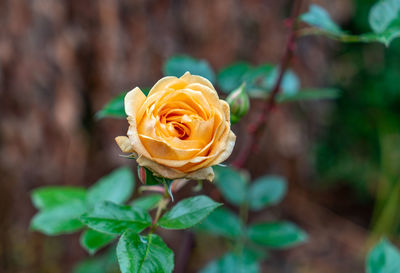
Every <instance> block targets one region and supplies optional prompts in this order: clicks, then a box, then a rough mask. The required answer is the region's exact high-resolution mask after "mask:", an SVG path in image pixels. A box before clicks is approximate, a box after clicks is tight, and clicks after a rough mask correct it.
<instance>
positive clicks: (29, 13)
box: [0, 0, 363, 273]
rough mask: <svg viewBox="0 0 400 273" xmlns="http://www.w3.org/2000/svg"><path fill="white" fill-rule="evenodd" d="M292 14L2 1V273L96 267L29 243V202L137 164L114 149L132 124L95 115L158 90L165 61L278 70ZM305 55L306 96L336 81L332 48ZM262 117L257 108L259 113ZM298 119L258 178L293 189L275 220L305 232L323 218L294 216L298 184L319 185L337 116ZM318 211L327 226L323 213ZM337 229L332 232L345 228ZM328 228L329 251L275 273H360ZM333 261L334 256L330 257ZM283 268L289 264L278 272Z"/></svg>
mask: <svg viewBox="0 0 400 273" xmlns="http://www.w3.org/2000/svg"><path fill="white" fill-rule="evenodd" d="M313 2H319V3H322V4H323V5H324V6H325V7H327V8H328V9H329V10H330V11H331V12H332V13H333V16H334V17H335V19H337V20H339V21H340V20H346V18H348V16H350V14H351V8H352V6H351V1H345V0H341V1H313ZM289 4H290V1H286V0H285V1H274V0H266V1H261V0H249V1H239V0H218V1H213V0H205V1H195V0H189V1H183V0H175V1H173V0H170V1H167V0H166V1H155V0H149V1H145V0H133V1H132V0H117V1H112V0H101V1H94V0H88V1H82V0H69V1H58V0H34V1H30V0H2V1H0V180H1V182H0V272H3V273H28V272H29V273H35V272H41V273H46V272H48V273H50V272H51V273H59V272H60V273H61V272H63V273H64V272H70V270H71V268H72V267H73V265H74V264H75V263H76V262H77V261H79V260H81V259H83V258H84V257H86V256H87V255H86V254H85V252H84V251H83V250H82V249H81V248H80V247H79V242H78V235H71V236H61V237H57V238H53V237H46V236H43V235H41V234H38V233H36V232H32V231H29V221H30V219H31V217H32V216H33V215H34V213H35V210H34V208H33V207H32V205H31V202H30V198H29V192H30V191H31V190H32V189H34V188H36V187H39V186H46V185H76V186H77V185H79V186H90V185H91V184H93V183H95V181H96V180H97V179H98V178H100V177H101V176H103V175H105V174H107V173H108V172H109V171H111V170H112V169H113V168H115V167H117V166H120V165H124V164H129V163H130V162H127V160H126V159H124V158H121V157H119V156H118V155H119V153H120V152H119V150H118V148H117V146H116V144H115V143H114V140H113V139H114V137H115V136H118V135H123V134H125V132H126V130H127V122H126V121H124V120H117V121H116V120H111V119H105V120H101V121H96V120H95V119H94V115H95V113H96V111H98V110H99V109H101V107H102V106H103V105H104V104H105V103H106V102H107V101H108V100H109V99H111V98H112V97H113V96H115V95H117V94H119V93H121V92H122V91H127V90H130V89H132V88H134V87H136V86H139V87H150V86H152V85H153V84H154V83H155V82H156V81H157V80H158V79H159V78H161V77H162V64H163V62H164V60H165V59H166V58H167V57H169V56H171V55H173V54H177V53H179V54H189V55H192V56H194V57H197V58H203V59H207V60H208V61H209V62H210V63H211V65H212V66H213V67H214V68H215V69H219V68H221V67H223V66H225V65H227V64H229V63H231V62H233V61H236V60H245V61H249V62H251V63H253V64H261V63H265V62H269V63H278V61H279V60H280V58H281V55H282V54H283V52H282V48H283V45H284V44H285V42H286V39H287V29H286V28H285V25H284V23H283V20H284V18H286V17H287V16H288V13H289V6H290V5H289ZM299 47H300V49H299V52H300V53H301V55H298V56H297V59H296V60H295V63H294V69H295V71H296V72H297V73H298V74H299V76H300V77H301V80H302V85H303V86H313V85H321V84H323V83H324V82H326V81H327V74H328V73H329V69H330V67H329V62H330V56H329V53H328V52H327V51H326V48H327V47H329V48H331V47H332V44H331V43H329V42H321V41H319V42H317V43H315V42H310V41H309V40H305V41H304V42H300V45H299ZM328 81H329V77H328ZM258 106H259V102H257V101H254V102H253V106H252V111H253V112H256V111H257V107H258ZM303 110H304V109H303ZM291 111H292V108H290V107H284V108H282V109H280V110H279V111H276V113H274V116H273V117H272V120H271V123H270V125H269V127H271V128H273V133H271V134H269V135H265V136H263V138H262V144H261V145H260V149H261V150H262V151H263V152H260V153H259V154H258V155H257V157H254V158H252V159H251V160H250V164H249V166H251V169H250V171H251V172H252V174H253V175H254V176H255V177H256V176H258V175H261V174H265V173H266V171H268V172H278V173H281V174H284V175H285V176H287V177H288V178H289V179H290V181H291V183H294V186H293V188H294V189H293V190H291V192H292V196H295V197H293V198H291V197H290V196H291V195H290V194H289V197H288V201H287V202H286V203H284V204H283V206H282V208H280V209H279V210H277V212H276V213H275V215H279V216H280V217H281V216H282V217H284V216H288V217H291V218H292V219H295V220H297V221H299V222H301V221H302V218H301V215H303V213H313V212H309V211H306V212H304V211H301V209H299V208H297V209H296V210H293V209H292V207H293V206H296V204H298V203H301V204H304V206H306V207H307V204H308V203H307V201H306V200H304V199H301V197H298V196H297V195H296V194H294V195H293V192H294V191H296V190H295V189H296V186H295V185H296V183H297V184H302V183H304V181H306V180H307V179H309V178H310V177H311V175H312V167H311V166H310V163H309V161H308V160H307V158H309V156H310V154H309V153H310V150H309V149H310V143H311V142H312V140H313V138H314V137H315V136H316V135H318V132H319V130H321V126H320V125H321V122H322V121H323V119H324V115H325V114H326V113H327V112H328V111H329V104H327V103H315V104H307V107H306V109H305V110H304V111H305V113H306V118H299V117H297V116H296V115H293V114H291V113H292V112H291ZM252 117H253V116H252V113H250V114H249V115H248V116H247V117H246V119H247V120H245V121H244V122H243V125H237V126H235V127H234V130H235V132H237V135H238V143H237V146H239V145H241V143H243V142H244V141H246V133H245V130H244V129H245V127H246V126H245V124H247V122H248V120H249V119H251V118H252ZM264 151H265V152H264ZM260 162H264V163H262V164H261V163H260ZM266 166H267V167H266ZM291 187H292V185H291ZM304 196H307V194H304ZM304 196H303V197H304ZM296 198H300V201H299V200H297V199H296ZM293 200H297V201H298V202H297V201H296V202H294V201H293ZM288 204H292V205H288ZM313 206H314V207H313ZM311 208H314V209H316V211H317V212H315V213H314V214H313V215H318V211H319V210H318V209H317V208H315V204H312V205H311ZM268 215H269V214H268ZM268 215H267V216H266V217H269V216H268ZM264 216H265V215H255V216H253V217H254V218H255V219H258V218H262V217H264ZM315 217H316V218H315V222H318V221H319V220H318V219H319V218H318V217H317V216H315ZM335 217H336V216H332V217H331V218H329V219H331V220H330V221H332V222H333V223H336V221H339V220H337V218H335ZM311 218H312V217H311ZM335 219H336V220H335ZM327 221H328V222H329V220H327ZM339 222H340V221H339ZM340 223H341V224H343V223H342V222H340ZM346 223H347V222H346ZM304 224H305V225H307V224H308V225H311V224H310V223H304ZM324 224H325V223H317V224H315V226H314V227H310V228H311V229H313V228H315V229H316V232H315V233H316V236H317V237H316V240H317V242H318V245H317V243H310V246H306V247H305V248H304V249H303V250H301V249H295V250H293V251H288V252H283V253H280V254H276V257H274V259H273V260H272V262H271V263H270V264H269V265H268V264H267V265H265V266H266V268H267V269H266V270H268V268H269V270H272V271H271V272H278V270H281V271H279V272H345V271H343V270H341V269H343V268H346V269H349V268H350V269H352V270H350V271H352V272H356V271H357V270H358V269H359V268H360V261H359V259H358V257H356V258H353V257H355V255H353V256H352V257H348V258H347V260H346V259H344V260H343V257H342V256H345V253H346V252H344V253H342V251H341V249H342V248H343V244H342V243H343V242H341V241H340V239H337V238H336V237H334V239H332V240H333V241H334V242H333V243H332V241H330V240H329V239H326V240H325V241H323V239H321V238H327V237H326V236H327V234H325V233H323V226H324ZM348 226H349V229H350V231H349V233H348V234H353V233H357V232H358V231H359V230H358V227H353V226H352V224H351V223H348ZM318 232H322V233H321V234H319V233H318ZM168 236H169V240H167V241H168V242H169V243H170V244H172V247H173V248H176V247H179V236H180V233H172V234H169V235H168ZM311 236H312V234H311ZM318 236H320V237H318ZM349 236H350V235H349ZM358 237H361V238H358ZM358 237H357V236H356V238H353V242H354V245H357V244H358V243H360V242H362V239H363V237H362V235H359V236H358ZM314 238H315V237H314ZM318 238H319V239H321V240H322V241H321V240H320V241H318ZM328 238H330V237H328ZM335 238H336V239H335ZM314 242H315V241H314ZM197 244H198V248H196V250H195V251H194V256H195V257H200V258H198V259H196V258H193V259H194V260H193V261H192V260H191V261H190V262H191V263H190V266H189V267H190V270H189V269H188V270H189V271H188V272H195V270H196V269H198V268H199V267H200V266H201V265H202V264H204V262H206V260H204V259H205V258H204V257H202V256H201V254H198V253H197V252H199V250H201V247H202V245H201V244H202V242H197ZM346 244H347V242H346ZM331 245H333V246H334V248H333V249H330V246H331ZM350 249H352V250H353V248H351V247H350ZM324 250H326V251H327V253H328V254H327V255H332V256H329V257H326V256H324V255H325V254H326V253H325V252H323V251H324ZM321 253H322V254H321ZM306 254H307V255H309V256H306ZM196 255H197V256H196ZM312 255H314V256H316V255H317V256H318V255H322V258H321V261H320V263H321V265H319V264H318V263H316V265H315V267H314V268H312V267H310V263H309V262H307V259H310V257H311V256H312ZM341 255H342V256H341ZM208 258H210V257H207V259H208ZM313 259H314V261H315V259H316V258H315V257H314V258H313ZM328 260H334V261H339V263H338V264H339V265H337V266H338V267H332V268H333V269H330V267H329V266H327V264H328ZM279 261H280V262H284V263H285V264H284V265H282V264H279V265H278V262H279ZM310 261H311V259H310ZM318 266H319V267H318ZM341 266H342V267H341ZM306 268H307V269H306ZM353 269H354V270H353ZM303 270H305V271H303ZM307 270H309V271H307ZM311 270H315V271H311ZM318 270H319V271H318ZM328 270H333V271H328ZM335 270H336V271H335ZM357 272H358V271H357Z"/></svg>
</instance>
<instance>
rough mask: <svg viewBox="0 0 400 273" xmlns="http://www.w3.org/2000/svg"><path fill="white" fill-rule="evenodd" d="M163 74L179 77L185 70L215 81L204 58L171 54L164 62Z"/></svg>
mask: <svg viewBox="0 0 400 273" xmlns="http://www.w3.org/2000/svg"><path fill="white" fill-rule="evenodd" d="M163 71H164V75H165V76H175V77H181V76H182V75H183V74H185V73H186V72H187V71H189V72H190V74H192V75H199V76H202V77H205V78H207V79H208V80H209V81H210V82H215V74H214V71H213V70H212V68H211V66H210V65H209V64H208V62H207V61H205V60H197V59H194V58H192V57H189V56H173V57H171V58H169V59H168V60H167V61H166V62H165V63H164V69H163Z"/></svg>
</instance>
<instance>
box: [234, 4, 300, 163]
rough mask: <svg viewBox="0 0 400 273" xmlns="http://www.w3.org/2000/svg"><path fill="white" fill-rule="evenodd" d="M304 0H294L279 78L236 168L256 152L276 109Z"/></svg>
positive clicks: (251, 126) (293, 49) (293, 48)
mask: <svg viewBox="0 0 400 273" xmlns="http://www.w3.org/2000/svg"><path fill="white" fill-rule="evenodd" d="M301 4H302V0H293V6H292V14H291V16H290V18H289V19H287V24H288V25H289V26H290V33H289V38H288V42H287V44H286V49H285V53H284V55H283V57H282V59H281V62H280V66H279V74H278V78H277V80H276V82H275V84H274V87H273V88H272V90H271V93H270V96H269V97H268V99H266V100H265V102H264V104H263V107H262V110H261V113H260V114H259V116H258V117H257V119H256V120H255V122H254V123H252V124H250V126H249V127H248V133H249V140H248V141H247V142H246V143H245V145H244V147H243V148H242V150H241V152H240V154H239V156H238V157H237V159H236V160H235V161H234V162H233V166H235V167H236V168H242V167H243V166H244V164H245V163H246V162H247V160H248V159H249V157H250V155H251V154H252V153H254V152H255V150H256V147H257V144H258V143H259V140H260V137H261V135H262V132H263V131H264V128H265V125H266V121H267V117H268V114H269V113H270V112H271V111H272V109H274V107H275V104H276V96H277V95H278V93H279V92H280V90H281V84H282V79H283V75H284V74H285V71H286V69H287V68H288V66H289V64H290V62H291V60H292V58H293V56H294V51H295V48H296V38H297V33H296V27H297V17H298V16H299V14H300V8H301Z"/></svg>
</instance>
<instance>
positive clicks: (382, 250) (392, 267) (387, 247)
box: [366, 239, 400, 273]
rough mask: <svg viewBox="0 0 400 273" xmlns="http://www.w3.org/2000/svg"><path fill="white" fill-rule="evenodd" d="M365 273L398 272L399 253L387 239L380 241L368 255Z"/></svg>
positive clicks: (399, 269)
mask: <svg viewBox="0 0 400 273" xmlns="http://www.w3.org/2000/svg"><path fill="white" fill-rule="evenodd" d="M366 268H367V273H398V272H400V252H399V250H398V249H396V248H395V247H394V246H393V245H392V244H391V243H390V242H389V241H388V240H387V239H382V240H381V241H380V242H379V243H378V244H377V245H376V246H375V247H374V248H373V249H372V250H371V252H370V253H369V254H368V257H367V261H366Z"/></svg>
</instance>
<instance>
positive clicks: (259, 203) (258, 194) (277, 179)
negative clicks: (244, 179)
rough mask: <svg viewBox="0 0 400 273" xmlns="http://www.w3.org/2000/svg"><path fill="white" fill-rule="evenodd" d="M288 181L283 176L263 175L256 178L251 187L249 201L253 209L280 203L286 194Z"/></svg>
mask: <svg viewBox="0 0 400 273" xmlns="http://www.w3.org/2000/svg"><path fill="white" fill-rule="evenodd" d="M286 190H287V182H286V180H285V178H283V177H281V176H273V175H270V176H263V177H260V178H258V179H257V180H255V181H254V182H253V183H252V184H251V185H250V188H249V192H248V202H249V207H250V208H251V209H253V210H260V209H263V208H264V207H266V206H270V205H275V204H277V203H279V202H280V201H281V200H282V199H283V197H284V196H285V194H286Z"/></svg>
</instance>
